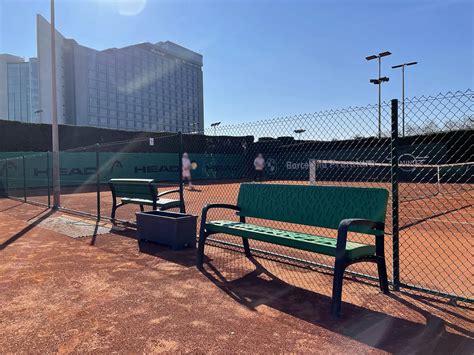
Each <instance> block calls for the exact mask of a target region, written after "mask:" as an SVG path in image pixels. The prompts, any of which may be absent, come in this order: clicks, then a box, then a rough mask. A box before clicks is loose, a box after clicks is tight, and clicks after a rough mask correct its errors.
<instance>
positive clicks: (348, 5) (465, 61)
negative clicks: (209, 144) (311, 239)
mask: <svg viewBox="0 0 474 355" xmlns="http://www.w3.org/2000/svg"><path fill="white" fill-rule="evenodd" d="M36 13H40V14H42V15H43V16H44V17H45V18H47V19H48V20H49V0H34V1H29V0H0V31H1V32H0V53H11V54H16V55H21V56H27V57H30V56H35V55H36V37H35V36H36V34H35V14H36ZM473 22H474V5H473V3H472V1H462V0H461V1H448V0H445V1H422V0H413V1H412V0H399V1H366V0H358V1H357V0H354V1H349V0H345V1H329V0H327V1H319V0H313V1H303V0H293V1H290V0H277V1H267V0H253V1H250V0H240V1H225V0H220V1H206V0H194V1H185V0H178V1H162V0H118V1H114V0H81V1H79V0H56V26H57V29H58V30H59V31H60V32H61V33H62V34H63V35H65V36H66V37H68V38H74V39H76V40H77V41H78V42H79V43H80V44H82V45H85V46H89V47H92V48H96V49H105V48H109V47H122V46H126V45H129V44H133V43H137V42H144V41H148V42H158V41H162V40H170V41H174V42H176V43H178V44H180V45H183V46H185V47H188V48H190V49H192V50H195V51H197V52H199V53H202V54H203V56H204V107H205V122H206V126H208V125H209V124H210V123H211V122H215V121H222V122H225V123H226V124H232V123H240V122H247V121H248V122H250V121H256V120H261V119H267V118H274V117H280V116H285V115H291V114H297V113H304V112H315V111H319V110H323V109H331V108H344V107H348V106H359V105H366V104H369V103H376V100H377V91H376V87H375V86H373V85H371V84H369V78H373V77H376V70H377V67H376V63H375V61H374V62H366V60H365V59H364V58H365V57H366V56H367V55H369V54H373V53H377V52H380V51H385V50H389V51H391V52H392V53H393V55H392V56H390V57H388V58H386V60H385V62H384V63H383V74H385V75H387V76H389V77H390V82H389V83H388V84H387V85H385V86H384V87H383V98H384V99H385V100H389V99H392V98H397V97H399V96H400V93H401V79H400V72H395V71H393V70H392V69H390V67H391V66H392V65H395V64H399V63H402V62H406V61H418V62H419V64H418V65H417V66H415V67H410V68H408V69H407V76H406V91H407V96H420V95H434V94H437V93H439V92H447V91H455V90H465V89H467V88H473V82H474V77H473V67H474V59H473V58H474V52H473V46H474V44H473V43H474V33H473V32H474V30H473Z"/></svg>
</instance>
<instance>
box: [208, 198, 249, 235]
mask: <svg viewBox="0 0 474 355" xmlns="http://www.w3.org/2000/svg"><path fill="white" fill-rule="evenodd" d="M212 208H225V209H230V210H235V211H240V209H241V208H240V207H239V206H235V205H229V204H227V203H212V204H209V205H206V206H204V208H203V209H202V214H201V230H204V227H205V225H206V221H207V212H208V211H209V210H210V209H212Z"/></svg>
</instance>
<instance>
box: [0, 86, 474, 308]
mask: <svg viewBox="0 0 474 355" xmlns="http://www.w3.org/2000/svg"><path fill="white" fill-rule="evenodd" d="M401 104H402V103H401V102H398V101H397V100H392V101H391V102H390V103H383V104H382V106H381V107H380V110H381V118H382V122H381V123H382V125H381V132H382V135H381V137H379V132H378V111H379V107H378V106H376V105H368V106H365V107H353V108H347V109H341V110H329V111H321V112H316V113H313V114H303V115H296V116H291V117H283V118H277V119H272V120H266V121H260V122H254V123H248V124H240V125H233V126H218V127H212V128H211V129H209V130H208V131H205V132H188V133H186V132H183V133H180V134H174V133H170V134H163V133H160V134H157V135H156V137H151V138H152V139H151V140H150V137H148V136H147V137H146V138H138V139H133V140H127V141H120V142H110V143H105V144H104V143H103V144H100V145H98V144H97V145H92V146H87V147H79V148H75V149H71V150H68V151H62V152H61V153H60V161H61V192H62V195H61V208H63V209H66V210H70V211H75V212H77V213H82V214H85V215H88V216H95V217H97V218H109V217H110V212H111V196H110V191H109V189H108V186H107V181H108V180H109V179H110V178H113V177H128V178H129V177H135V178H154V179H155V180H156V181H158V182H159V186H158V189H161V188H165V189H167V188H169V187H176V186H179V187H180V188H183V187H185V188H186V190H185V191H184V200H185V207H186V211H187V212H188V213H193V214H196V215H200V212H201V209H202V207H203V206H204V205H206V204H207V203H211V202H216V203H217V202H222V203H235V202H236V198H237V193H238V188H239V184H240V183H241V182H244V181H256V182H265V183H287V184H319V185H342V186H363V187H383V188H386V189H387V190H388V191H389V192H390V201H389V208H388V212H387V218H386V234H387V238H391V242H388V240H387V243H386V250H385V253H386V256H387V266H388V268H389V269H390V273H389V278H390V279H391V283H392V285H393V287H394V289H398V288H408V289H415V290H419V291H424V292H427V293H430V294H436V295H439V296H445V297H449V298H451V299H454V300H458V301H466V302H473V301H474V297H473V294H474V288H473V285H472V282H471V280H470V278H469V275H471V270H472V258H471V256H470V250H471V245H472V229H473V223H474V221H473V220H472V216H473V210H474V207H473V202H472V201H473V194H474V190H473V186H474V185H473V183H474V181H473V174H472V172H473V171H472V166H473V161H474V159H473V156H472V151H473V149H472V146H473V138H474V134H473V132H474V130H473V128H474V124H473V122H474V92H473V91H472V90H466V91H464V92H455V93H446V94H440V95H437V96H434V97H420V98H413V99H406V100H405V105H404V111H403V112H402V110H401V109H399V106H400V107H401ZM184 152H186V153H188V155H189V157H190V160H191V161H192V167H193V170H192V172H191V175H192V184H193V185H194V187H195V189H190V186H188V184H189V182H188V181H183V180H182V176H181V157H182V154H183V153H184ZM259 154H261V155H262V157H263V159H264V161H265V163H264V170H263V173H259V172H258V171H257V170H256V169H255V166H254V160H255V158H256V157H257V156H258V155H259ZM0 159H2V160H0V195H4V196H9V197H11V198H16V199H19V200H22V201H27V202H34V203H39V204H44V205H46V206H50V202H51V201H50V190H51V185H52V184H51V169H50V166H51V164H50V161H51V157H50V154H49V153H41V154H29V153H28V152H24V153H21V154H19V156H16V157H13V156H11V157H7V156H0ZM127 208H128V207H123V209H121V210H119V211H120V212H118V219H119V220H122V221H133V220H134V213H135V210H134V208H133V206H131V207H130V208H128V209H127ZM211 218H219V219H228V218H232V216H229V215H228V214H226V212H221V211H216V212H214V215H213V216H211ZM234 218H235V217H234ZM258 223H259V224H268V225H271V226H272V227H277V228H282V229H288V230H293V231H299V232H307V233H313V234H317V233H322V232H323V233H326V234H327V231H322V230H319V229H317V228H313V227H307V226H301V225H293V224H289V223H279V222H268V221H258ZM352 239H353V240H355V241H359V242H367V243H372V241H371V240H370V238H366V237H364V236H361V235H357V234H354V235H352ZM212 242H213V244H215V245H218V246H221V247H228V248H231V249H234V250H240V247H239V245H238V244H235V240H234V239H232V238H231V237H227V236H225V235H216V236H213V239H212ZM251 247H252V248H253V249H254V250H255V251H257V252H258V255H261V256H262V257H269V258H273V259H276V260H280V261H285V262H291V263H296V264H297V265H303V266H306V267H310V268H314V267H316V268H323V269H327V268H331V267H332V265H333V260H332V258H330V257H325V256H318V255H314V254H312V253H308V252H299V251H298V252H297V251H294V250H291V249H288V248H285V247H280V246H275V245H268V244H265V243H262V242H258V241H252V242H251ZM350 271H351V272H352V273H353V275H357V276H361V277H364V278H369V279H374V276H375V273H374V271H375V270H374V269H373V268H370V267H369V266H364V265H362V264H361V265H355V266H354V267H353V268H351V270H350Z"/></svg>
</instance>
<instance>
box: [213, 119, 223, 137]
mask: <svg viewBox="0 0 474 355" xmlns="http://www.w3.org/2000/svg"><path fill="white" fill-rule="evenodd" d="M220 124H221V123H220V122H214V123H211V127H214V135H215V136H217V126H219V125H220Z"/></svg>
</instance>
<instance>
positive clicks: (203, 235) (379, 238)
mask: <svg viewBox="0 0 474 355" xmlns="http://www.w3.org/2000/svg"><path fill="white" fill-rule="evenodd" d="M214 208H223V209H231V210H235V211H237V212H238V211H240V210H241V208H240V207H239V206H236V205H230V204H222V203H218V204H209V205H207V206H205V207H204V208H203V210H202V216H201V226H200V230H199V242H198V250H197V262H196V266H197V267H198V269H202V268H203V261H204V246H205V243H206V239H207V237H208V236H209V235H211V234H217V233H218V232H208V231H207V230H206V222H207V214H208V211H209V210H210V209H214ZM239 217H240V222H241V223H245V216H239ZM351 226H366V227H369V228H371V229H373V230H377V231H380V232H382V234H378V235H374V237H375V249H376V253H375V255H369V256H364V257H360V258H357V259H349V258H348V257H347V256H346V243H347V233H348V231H349V227H351ZM384 228H385V224H384V223H381V222H373V221H370V220H367V219H358V218H353V219H343V220H342V221H341V222H340V223H339V227H338V231H337V244H336V257H335V258H336V261H335V266H334V278H333V288H332V301H331V314H332V315H333V316H334V317H336V318H339V317H340V315H341V303H342V284H343V277H344V271H345V270H346V268H347V267H348V266H350V265H352V264H355V263H359V262H372V263H376V264H377V270H378V276H379V284H380V290H381V291H382V292H383V293H384V294H388V293H389V288H388V278H387V266H386V263H385V251H384V234H383V232H384ZM229 234H230V233H229ZM277 241H278V238H275V243H273V244H277V245H278V243H277ZM242 242H243V246H244V251H245V255H246V256H247V257H250V256H251V252H250V245H249V241H248V238H242ZM293 248H294V247H293Z"/></svg>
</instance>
